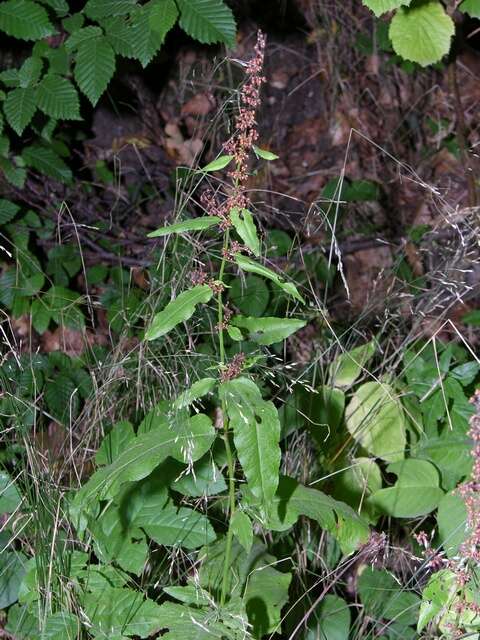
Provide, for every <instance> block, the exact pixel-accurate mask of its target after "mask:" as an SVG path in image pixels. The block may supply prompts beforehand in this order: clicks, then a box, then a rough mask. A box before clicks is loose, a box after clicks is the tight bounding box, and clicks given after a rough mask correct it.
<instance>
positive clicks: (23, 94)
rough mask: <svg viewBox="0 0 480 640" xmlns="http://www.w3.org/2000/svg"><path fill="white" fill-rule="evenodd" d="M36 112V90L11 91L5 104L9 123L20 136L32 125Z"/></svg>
mask: <svg viewBox="0 0 480 640" xmlns="http://www.w3.org/2000/svg"><path fill="white" fill-rule="evenodd" d="M36 110H37V105H36V101H35V90H34V89H33V88H32V87H25V88H18V89H13V90H12V91H9V92H8V94H7V98H6V100H5V102H4V103H3V112H4V113H5V117H6V119H7V122H8V124H9V125H10V126H11V127H12V129H13V130H14V131H15V133H16V134H18V135H19V136H21V135H22V133H23V131H24V129H25V127H27V125H28V124H29V123H30V121H31V119H32V118H33V116H34V113H35V111H36Z"/></svg>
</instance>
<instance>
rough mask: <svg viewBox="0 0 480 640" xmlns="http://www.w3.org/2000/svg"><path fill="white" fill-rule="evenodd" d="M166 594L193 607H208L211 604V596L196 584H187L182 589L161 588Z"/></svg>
mask: <svg viewBox="0 0 480 640" xmlns="http://www.w3.org/2000/svg"><path fill="white" fill-rule="evenodd" d="M163 590H164V591H165V593H167V594H168V595H169V596H171V597H172V598H175V600H179V601H180V602H185V604H193V605H194V606H195V607H202V606H203V607H205V606H206V607H208V606H210V605H211V604H212V596H211V595H210V594H209V593H208V591H205V590H204V589H202V588H201V587H200V586H198V585H197V584H187V585H186V586H184V587H163Z"/></svg>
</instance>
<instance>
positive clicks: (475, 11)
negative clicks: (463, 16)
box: [458, 0, 480, 18]
mask: <svg viewBox="0 0 480 640" xmlns="http://www.w3.org/2000/svg"><path fill="white" fill-rule="evenodd" d="M458 8H459V9H460V11H463V12H464V13H468V15H469V16H470V17H471V18H480V2H479V0H463V2H462V3H461V5H460V6H459V7H458Z"/></svg>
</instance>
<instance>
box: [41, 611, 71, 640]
mask: <svg viewBox="0 0 480 640" xmlns="http://www.w3.org/2000/svg"><path fill="white" fill-rule="evenodd" d="M80 633H81V624H80V620H79V619H78V618H77V616H76V615H75V614H74V613H70V612H69V611H59V612H57V613H53V614H51V615H49V616H48V617H47V620H46V624H45V629H44V630H43V633H42V635H41V638H42V640H70V639H72V640H73V638H78V637H79V634H80Z"/></svg>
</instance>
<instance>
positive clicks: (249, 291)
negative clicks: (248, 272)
mask: <svg viewBox="0 0 480 640" xmlns="http://www.w3.org/2000/svg"><path fill="white" fill-rule="evenodd" d="M228 297H229V298H230V300H231V302H232V303H233V304H234V305H235V306H236V307H238V308H239V309H240V311H241V312H242V313H245V314H249V315H252V316H261V315H262V314H263V313H264V312H265V310H266V309H267V307H268V302H269V300H270V289H269V288H268V285H267V283H266V282H265V280H263V278H258V277H257V276H247V277H246V278H245V280H243V279H242V278H235V279H234V280H233V281H232V282H231V284H230V288H229V290H228Z"/></svg>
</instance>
